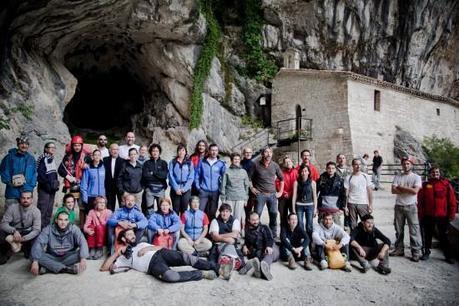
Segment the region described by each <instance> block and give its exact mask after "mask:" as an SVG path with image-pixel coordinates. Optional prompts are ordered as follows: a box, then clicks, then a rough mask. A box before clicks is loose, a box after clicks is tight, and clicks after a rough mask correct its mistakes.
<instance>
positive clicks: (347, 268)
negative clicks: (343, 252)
mask: <svg viewBox="0 0 459 306" xmlns="http://www.w3.org/2000/svg"><path fill="white" fill-rule="evenodd" d="M343 270H344V271H345V272H352V268H351V264H350V263H349V261H346V265H345V266H344V268H343Z"/></svg>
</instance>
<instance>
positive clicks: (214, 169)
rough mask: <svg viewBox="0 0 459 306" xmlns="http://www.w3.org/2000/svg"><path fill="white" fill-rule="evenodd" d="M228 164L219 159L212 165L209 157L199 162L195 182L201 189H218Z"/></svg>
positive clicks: (197, 187)
mask: <svg viewBox="0 0 459 306" xmlns="http://www.w3.org/2000/svg"><path fill="white" fill-rule="evenodd" d="M225 170H226V165H225V163H224V162H223V161H221V160H217V161H216V162H215V163H214V164H213V165H212V166H211V165H210V164H209V161H208V160H207V158H205V159H203V160H201V161H200V162H199V165H198V167H197V168H196V174H195V180H194V184H195V186H196V189H197V190H198V191H200V190H201V189H202V190H204V191H208V192H209V191H218V190H219V189H220V185H221V182H222V178H223V174H224V173H225Z"/></svg>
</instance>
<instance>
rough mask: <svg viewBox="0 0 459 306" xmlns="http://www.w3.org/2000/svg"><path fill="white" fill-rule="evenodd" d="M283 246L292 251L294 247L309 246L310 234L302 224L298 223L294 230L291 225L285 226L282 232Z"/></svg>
mask: <svg viewBox="0 0 459 306" xmlns="http://www.w3.org/2000/svg"><path fill="white" fill-rule="evenodd" d="M280 239H281V246H283V247H285V248H286V249H287V250H289V251H291V250H292V248H298V247H301V246H302V247H305V246H309V236H308V235H307V234H306V232H305V231H304V229H302V228H301V226H300V225H297V226H296V227H295V229H294V230H293V232H292V231H291V230H290V227H288V226H286V227H283V228H282V230H281V234H280Z"/></svg>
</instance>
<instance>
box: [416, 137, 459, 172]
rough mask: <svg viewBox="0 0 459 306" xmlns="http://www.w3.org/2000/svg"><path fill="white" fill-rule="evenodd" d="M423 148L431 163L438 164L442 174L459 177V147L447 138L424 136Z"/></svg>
mask: <svg viewBox="0 0 459 306" xmlns="http://www.w3.org/2000/svg"><path fill="white" fill-rule="evenodd" d="M423 148H424V150H425V152H426V154H427V156H428V158H429V161H430V162H431V163H432V164H435V165H438V166H439V167H440V169H441V171H442V173H443V176H444V177H446V178H449V179H452V180H458V179H459V147H457V146H455V145H454V144H453V143H452V142H451V140H450V139H448V138H438V137H437V136H433V137H425V138H424V142H423Z"/></svg>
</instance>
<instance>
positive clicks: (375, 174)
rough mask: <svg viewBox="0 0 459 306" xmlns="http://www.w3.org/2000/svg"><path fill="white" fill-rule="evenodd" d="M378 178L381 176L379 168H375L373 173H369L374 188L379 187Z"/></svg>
mask: <svg viewBox="0 0 459 306" xmlns="http://www.w3.org/2000/svg"><path fill="white" fill-rule="evenodd" d="M380 178H381V168H378V169H376V171H373V174H372V175H371V180H372V181H373V184H374V185H375V189H378V188H380V187H381V186H380V183H379V181H380Z"/></svg>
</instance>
